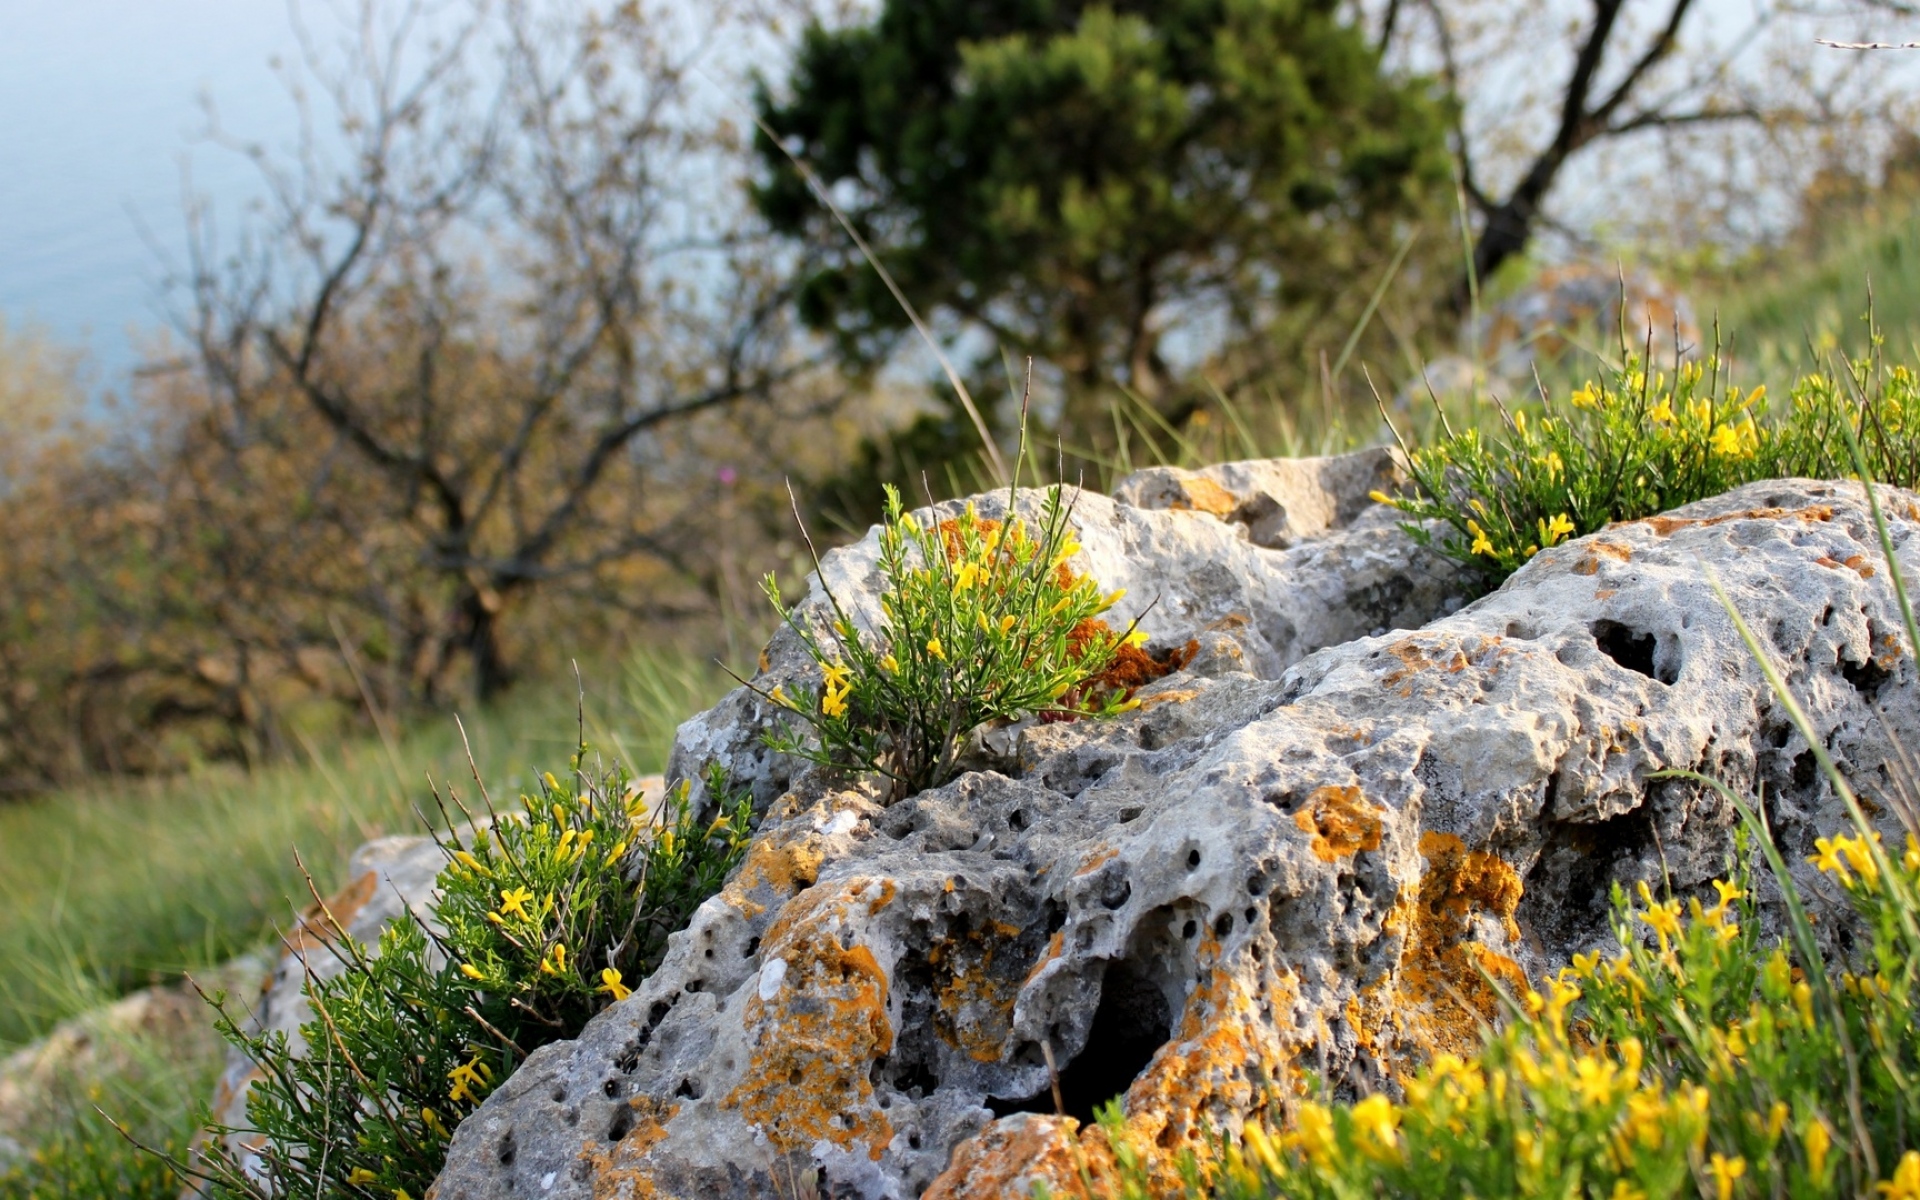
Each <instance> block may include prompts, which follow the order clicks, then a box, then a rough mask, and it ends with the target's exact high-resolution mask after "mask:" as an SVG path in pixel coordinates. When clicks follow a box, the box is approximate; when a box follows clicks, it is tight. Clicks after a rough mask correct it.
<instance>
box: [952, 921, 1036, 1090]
mask: <svg viewBox="0 0 1920 1200" xmlns="http://www.w3.org/2000/svg"><path fill="white" fill-rule="evenodd" d="M993 932H994V933H996V934H998V935H999V937H998V938H989V937H986V936H985V935H983V934H982V933H981V932H980V931H978V930H972V931H969V932H968V933H967V934H965V935H964V936H961V937H958V938H952V939H948V940H946V941H943V942H937V943H935V944H934V946H933V948H932V949H931V950H930V951H929V952H928V955H927V964H928V965H929V966H930V967H932V968H933V971H934V973H935V974H934V983H933V992H934V997H935V1001H936V1005H935V1008H934V1012H933V1031H934V1033H935V1034H936V1035H938V1036H939V1038H940V1040H941V1041H943V1042H945V1043H946V1044H947V1045H949V1046H952V1047H953V1048H954V1049H956V1050H958V1051H960V1052H961V1053H963V1054H966V1055H968V1056H969V1057H971V1058H973V1059H975V1060H977V1061H979V1062H998V1061H1000V1059H1001V1058H1002V1057H1004V1056H1005V1054H1006V1046H1007V1036H1008V1035H1009V1034H1010V1033H1012V1032H1013V1004H1014V1001H1015V1000H1017V999H1019V996H1020V984H1021V980H1020V979H1017V978H1007V977H1006V976H1005V975H1003V974H1002V972H1003V971H1004V970H1005V969H1006V968H1005V967H1004V965H1003V966H1002V968H1001V971H996V970H995V969H994V960H995V958H996V956H999V955H1000V954H1001V952H1002V951H1003V950H1004V949H1007V948H1009V945H1010V943H1009V942H1008V941H1006V940H1001V939H1010V938H1012V937H1017V936H1019V933H1020V931H1019V930H1018V929H1009V928H1008V927H1005V926H996V927H995V928H994V929H993ZM1055 936H1058V935H1055ZM1016 969H1017V967H1016ZM1022 974H1024V972H1022Z"/></svg>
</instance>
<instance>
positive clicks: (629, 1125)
mask: <svg viewBox="0 0 1920 1200" xmlns="http://www.w3.org/2000/svg"><path fill="white" fill-rule="evenodd" d="M632 1132H633V1110H632V1109H631V1108H628V1107H627V1106H626V1105H624V1104H622V1105H621V1106H620V1109H619V1111H617V1112H615V1113H614V1114H613V1123H612V1124H610V1125H608V1126H607V1140H608V1141H609V1142H618V1141H619V1140H620V1139H622V1138H624V1137H626V1136H627V1135H628V1134H629V1133H632Z"/></svg>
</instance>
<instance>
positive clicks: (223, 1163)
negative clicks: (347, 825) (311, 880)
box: [204, 747, 751, 1200]
mask: <svg viewBox="0 0 1920 1200" xmlns="http://www.w3.org/2000/svg"><path fill="white" fill-rule="evenodd" d="M584 750H585V748H584V747H582V752H583V754H584ZM707 784H708V788H709V794H710V795H712V796H713V797H714V798H715V802H716V804H717V805H718V808H719V813H718V815H717V816H715V817H714V818H712V819H711V820H707V819H703V818H701V817H700V816H699V815H698V814H697V813H696V810H695V807H694V805H693V804H692V803H691V802H690V789H689V788H688V786H687V785H686V784H685V783H684V782H683V783H682V784H680V785H679V786H678V787H676V788H674V789H673V790H672V791H671V792H670V793H669V795H668V796H667V797H666V799H665V801H664V802H663V803H662V805H661V806H660V811H658V812H657V813H653V814H649V813H648V812H647V811H646V810H645V808H644V807H643V802H642V799H641V796H640V793H639V791H638V789H637V788H636V787H635V785H634V783H633V781H632V779H631V778H630V777H629V775H628V774H627V773H626V771H625V770H624V769H623V768H620V767H615V768H613V769H611V770H609V771H606V772H603V773H599V774H591V773H589V772H588V771H587V770H586V769H585V768H584V766H583V763H582V756H580V755H576V757H575V759H574V762H573V766H572V770H571V772H570V773H569V775H568V777H567V778H566V779H565V780H562V779H559V778H557V777H555V776H554V775H552V774H548V775H546V776H545V777H544V778H543V779H542V781H541V786H540V788H539V789H538V790H537V791H536V792H534V793H531V794H528V795H525V796H522V797H521V802H520V811H517V812H512V813H508V814H506V815H504V816H499V817H497V818H495V819H492V820H490V821H489V822H487V823H486V824H485V825H482V826H480V827H479V828H478V830H477V831H476V832H475V833H474V835H473V837H472V840H471V844H470V845H468V846H462V845H460V844H458V843H456V842H454V841H451V840H443V841H442V842H441V849H442V850H443V851H444V852H445V853H446V856H447V866H446V867H445V868H444V869H443V870H442V871H441V872H440V874H439V876H438V878H437V879H436V881H435V886H436V896H435V899H434V901H433V902H432V905H431V909H432V917H431V919H430V920H428V921H425V922H421V921H417V920H416V921H395V922H393V923H391V924H390V925H388V926H387V928H386V929H384V930H383V931H382V933H381V936H380V940H379V944H378V946H377V947H376V948H373V949H369V948H367V947H364V946H361V945H359V944H358V943H356V942H354V941H353V940H352V939H351V938H349V937H347V936H345V934H344V932H343V931H341V930H339V929H338V928H337V926H336V927H335V928H334V929H332V931H331V933H332V936H331V939H330V940H329V942H328V946H327V948H326V950H319V949H311V950H309V951H308V953H309V954H316V953H325V952H328V951H331V952H333V953H336V954H338V955H340V956H341V958H342V961H343V963H344V967H345V969H344V970H343V971H341V972H340V973H339V974H337V975H335V976H333V977H331V978H320V977H318V976H317V975H316V976H310V977H309V980H308V983H307V986H306V996H307V1000H308V1003H309V1005H310V1007H311V1009H312V1012H313V1017H312V1019H311V1020H309V1021H308V1022H306V1023H305V1024H304V1025H303V1026H302V1027H301V1030H300V1039H299V1040H300V1042H301V1043H303V1044H304V1052H303V1053H296V1048H295V1046H294V1045H293V1044H292V1043H291V1042H290V1041H289V1039H288V1038H286V1037H285V1036H284V1035H283V1034H280V1033H265V1034H258V1033H250V1032H248V1031H246V1030H245V1029H244V1028H243V1027H242V1026H241V1024H240V1023H239V1022H238V1021H237V1020H235V1019H232V1018H231V1017H229V1016H228V1015H227V1014H225V1013H224V1012H223V1014H222V1021H221V1032H222V1033H223V1034H224V1035H225V1036H226V1037H227V1038H228V1039H229V1040H230V1041H231V1042H232V1043H233V1044H234V1045H236V1046H239V1047H240V1048H241V1049H242V1050H244V1051H245V1053H246V1054H247V1056H248V1057H249V1058H251V1059H252V1060H253V1062H254V1063H255V1064H256V1065H257V1066H258V1067H259V1068H260V1070H261V1073H262V1075H263V1078H262V1079H261V1080H260V1081H258V1082H256V1083H255V1084H254V1085H253V1088H252V1090H251V1092H250V1093H249V1096H248V1102H247V1122H248V1127H249V1128H250V1129H251V1130H256V1131H258V1132H259V1133H261V1134H264V1135H265V1146H264V1148H263V1149H262V1150H261V1151H260V1161H259V1163H258V1165H257V1166H256V1167H255V1168H254V1169H253V1170H252V1171H248V1170H246V1169H243V1166H242V1164H241V1163H239V1162H238V1161H235V1160H234V1159H232V1158H229V1157H226V1156H224V1155H222V1154H220V1153H217V1152H215V1153H212V1154H210V1155H209V1156H208V1157H207V1158H206V1159H205V1160H204V1167H205V1173H206V1174H207V1175H209V1176H210V1177H211V1179H212V1180H213V1182H214V1183H215V1185H216V1190H218V1191H219V1192H220V1193H221V1194H225V1195H234V1196H244V1197H252V1198H254V1200H267V1198H269V1197H275V1196H288V1195H327V1196H348V1197H351V1196H367V1197H374V1196H378V1197H381V1198H382V1200H386V1198H390V1197H418V1196H422V1195H424V1193H425V1190H426V1188H427V1186H428V1185H429V1184H431V1183H432V1181H433V1179H434V1177H435V1176H436V1175H438V1174H439V1171H440V1168H441V1165H442V1164H443V1163H444V1161H445V1158H446V1149H447V1145H448V1143H449V1141H450V1140H451V1138H452V1133H453V1129H454V1127H455V1126H457V1125H458V1124H459V1122H460V1120H461V1119H462V1118H463V1117H465V1116H466V1115H467V1114H468V1113H470V1112H471V1111H473V1109H474V1108H476V1107H478V1105H479V1104H480V1102H481V1101H482V1100H484V1099H485V1098H486V1096H487V1094H488V1093H489V1092H490V1091H491V1090H492V1088H493V1087H495V1086H496V1085H497V1084H498V1083H499V1082H500V1081H501V1080H503V1079H505V1078H506V1077H507V1075H509V1074H510V1073H511V1072H512V1071H513V1070H514V1068H515V1067H517V1066H518V1065H519V1064H520V1062H521V1061H522V1060H524V1059H525V1057H526V1056H527V1055H528V1054H529V1053H531V1052H532V1051H534V1050H535V1049H537V1048H539V1047H540V1046H543V1045H545V1044H547V1043H549V1042H553V1041H558V1040H562V1039H565V1038H571V1037H575V1036H578V1034H579V1032H580V1030H581V1029H582V1028H583V1027H584V1026H585V1025H586V1023H587V1021H588V1020H589V1019H590V1018H592V1017H593V1016H594V1015H595V1014H596V1013H598V1012H599V1011H600V1010H602V1009H604V1008H605V1007H607V1006H608V1005H610V1004H613V1003H615V1002H617V1001H619V1000H621V999H624V998H625V997H626V996H627V995H628V993H629V991H630V990H631V988H632V987H633V985H634V984H635V983H637V982H638V981H639V980H641V979H644V978H645V977H646V976H647V975H648V974H649V973H651V972H652V971H653V970H654V968H655V967H657V966H658V965H659V962H660V960H661V957H662V956H663V955H664V954H665V951H666V944H667V938H668V936H669V935H670V934H672V933H673V932H675V931H677V930H679V929H682V928H684V927H685V926H686V924H687V922H688V921H689V920H690V919H691V918H692V915H693V912H694V910H695V909H696V908H697V907H698V906H699V905H700V904H701V903H702V902H703V901H704V900H705V899H706V898H707V897H708V896H710V895H712V894H713V893H714V892H715V891H717V890H718V889H719V887H720V885H721V883H722V882H723V881H724V880H725V878H726V875H727V872H728V871H729V870H730V869H731V868H732V867H733V865H734V864H735V863H736V862H738V861H739V858H740V856H741V855H742V854H743V853H744V852H745V848H746V843H747V837H748V821H749V818H750V816H751V806H750V800H749V798H748V797H747V796H746V795H745V794H736V792H735V791H734V790H733V789H732V788H731V787H730V786H729V785H728V781H727V780H726V778H725V776H724V775H723V774H721V773H718V772H716V773H713V774H711V775H710V776H709V778H708V780H707ZM323 920H328V921H330V920H331V918H330V917H326V916H325V915H324V914H323ZM214 1132H216V1133H219V1134H228V1133H234V1132H238V1131H236V1130H232V1129H224V1128H220V1129H216V1130H214Z"/></svg>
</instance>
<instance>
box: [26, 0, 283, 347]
mask: <svg viewBox="0 0 1920 1200" xmlns="http://www.w3.org/2000/svg"><path fill="white" fill-rule="evenodd" d="M291 45H292V41H291V34H290V26H289V23H288V14H287V10H286V9H285V8H284V7H283V6H282V5H281V4H280V3H277V2H276V0H0V113H4V114H5V115H6V119H5V120H4V121H0V317H3V318H4V319H5V320H6V321H7V322H8V324H9V326H11V327H18V326H20V325H22V324H35V325H39V326H41V327H42V328H44V329H45V330H46V331H47V332H48V333H50V334H52V335H53V336H54V337H56V338H58V339H60V340H62V341H67V342H72V343H78V344H82V345H85V346H86V347H87V348H88V349H89V350H90V351H91V352H92V353H93V355H94V357H95V359H96V361H97V362H98V363H99V365H100V367H101V368H102V370H103V372H104V373H107V374H111V373H112V372H114V371H115V370H123V369H125V368H126V367H127V366H129V365H130V364H131V362H132V360H133V343H132V342H131V341H130V340H129V338H128V332H129V330H130V329H131V328H133V327H135V326H144V327H147V328H152V327H154V326H156V325H158V324H159V323H160V320H161V314H160V309H159V307H158V301H157V297H156V291H157V289H158V285H159V284H160V283H161V281H162V278H163V276H164V274H165V270H166V267H165V265H164V259H163V255H164V256H165V257H168V258H171V259H172V260H173V261H175V262H177V261H178V260H179V257H180V250H181V248H182V246H183V245H184V240H185V239H184V234H185V224H184V219H183V217H182V203H181V201H182V196H183V187H184V186H185V181H186V175H185V174H183V172H185V171H187V170H189V169H190V170H191V177H192V180H193V184H194V185H195V187H197V188H198V189H199V190H202V191H205V192H206V193H208V194H209V195H211V196H212V197H214V198H215V199H216V200H217V201H219V202H221V203H222V205H223V206H224V205H226V204H232V205H235V206H238V205H239V204H242V203H244V202H245V201H246V199H247V197H248V196H250V195H252V194H253V193H254V186H253V185H254V175H253V169H252V167H251V166H250V165H249V164H248V163H246V162H245V161H244V160H242V159H241V158H240V157H239V156H237V155H235V154H233V153H231V152H229V151H224V150H220V149H218V148H216V147H213V146H210V145H208V144H206V143H205V142H204V140H200V139H199V138H198V137H197V135H199V134H200V133H202V132H203V131H204V129H205V127H206V119H205V116H204V114H203V111H202V109H201V108H200V104H199V97H200V96H201V95H202V94H205V95H208V96H210V97H211V98H212V99H213V101H214V102H215V103H216V104H217V105H218V106H219V110H220V112H221V113H222V117H223V119H224V120H226V121H229V122H230V123H232V124H235V125H237V126H240V127H241V128H244V129H245V130H247V131H248V132H249V133H252V134H257V135H261V136H287V135H289V134H291V132H292V131H293V129H294V116H293V111H294V110H293V107H292V105H291V103H290V102H289V101H288V100H287V97H286V93H285V91H284V90H283V88H282V87H281V86H280V83H279V81H278V79H277V77H276V76H275V74H274V72H273V70H272V68H271V67H270V66H269V65H268V60H269V59H270V58H271V57H272V56H273V55H274V54H275V53H276V52H283V53H284V52H286V51H287V50H288V49H289V48H290V47H291Z"/></svg>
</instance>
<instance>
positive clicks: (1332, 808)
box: [1293, 784, 1381, 862]
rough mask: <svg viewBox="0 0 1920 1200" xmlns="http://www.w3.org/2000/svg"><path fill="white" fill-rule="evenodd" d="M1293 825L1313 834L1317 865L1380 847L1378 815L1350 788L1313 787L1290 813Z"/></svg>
mask: <svg viewBox="0 0 1920 1200" xmlns="http://www.w3.org/2000/svg"><path fill="white" fill-rule="evenodd" d="M1293 823H1294V824H1295V825H1298V826H1299V827H1300V828H1301V830H1302V831H1303V832H1305V833H1309V834H1312V835H1313V841H1312V843H1311V849H1312V850H1313V856H1314V857H1315V858H1317V859H1319V860H1320V861H1321V862H1335V861H1338V860H1339V859H1342V858H1351V857H1353V856H1354V855H1355V854H1358V853H1360V852H1361V851H1364V850H1378V849H1379V848H1380V830H1381V822H1380V814H1379V813H1378V812H1377V811H1376V810H1375V808H1374V806H1373V804H1372V803H1371V802H1370V801H1368V799H1367V798H1366V797H1365V796H1363V795H1361V794H1360V789H1359V788H1357V787H1353V786H1351V785H1347V786H1339V785H1335V784H1327V785H1326V786H1324V787H1318V788H1315V789H1314V790H1313V794H1312V795H1311V796H1308V797H1307V802H1306V804H1304V805H1302V806H1301V808H1300V811H1299V812H1297V813H1294V814H1293Z"/></svg>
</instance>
